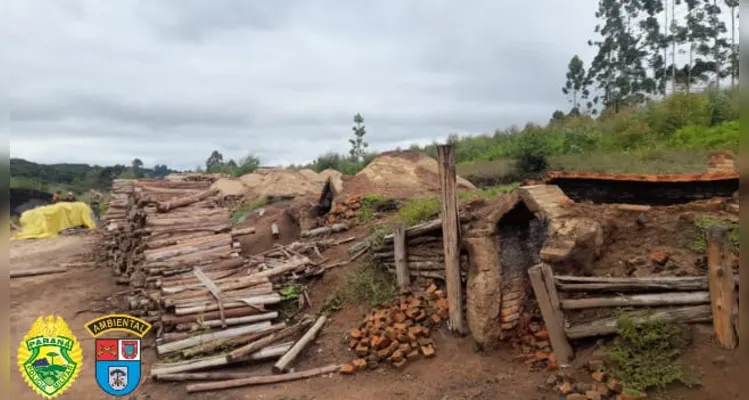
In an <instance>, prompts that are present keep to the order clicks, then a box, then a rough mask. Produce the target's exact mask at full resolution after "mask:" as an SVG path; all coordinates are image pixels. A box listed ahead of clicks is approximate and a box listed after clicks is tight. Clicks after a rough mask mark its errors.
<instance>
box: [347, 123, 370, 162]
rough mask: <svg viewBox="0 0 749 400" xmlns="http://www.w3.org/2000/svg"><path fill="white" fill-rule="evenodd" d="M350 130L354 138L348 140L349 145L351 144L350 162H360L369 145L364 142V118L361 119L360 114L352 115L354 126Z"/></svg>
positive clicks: (365, 132)
mask: <svg viewBox="0 0 749 400" xmlns="http://www.w3.org/2000/svg"><path fill="white" fill-rule="evenodd" d="M351 130H353V131H354V138H353V139H349V143H350V144H351V150H349V154H350V155H351V160H352V161H354V162H361V161H362V160H363V159H364V149H366V148H367V147H368V146H369V143H367V142H365V141H364V135H366V134H367V131H366V129H365V128H364V118H362V116H361V114H359V113H356V115H354V126H353V127H352V128H351Z"/></svg>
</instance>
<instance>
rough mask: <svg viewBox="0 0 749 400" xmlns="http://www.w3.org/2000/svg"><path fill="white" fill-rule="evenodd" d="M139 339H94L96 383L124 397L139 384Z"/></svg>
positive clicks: (105, 389) (109, 392) (103, 388)
mask: <svg viewBox="0 0 749 400" xmlns="http://www.w3.org/2000/svg"><path fill="white" fill-rule="evenodd" d="M140 367H141V365H140V339H96V383H98V384H99V387H100V388H102V390H104V391H105V392H107V394H111V395H112V396H125V395H128V394H130V393H132V392H133V390H135V388H137V387H138V384H139V383H140Z"/></svg>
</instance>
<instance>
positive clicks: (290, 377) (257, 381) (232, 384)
mask: <svg viewBox="0 0 749 400" xmlns="http://www.w3.org/2000/svg"><path fill="white" fill-rule="evenodd" d="M339 368H340V365H337V364H333V365H328V366H326V367H320V368H314V369H309V370H306V371H299V372H292V373H289V374H283V375H266V376H250V377H247V378H244V379H231V380H225V381H221V382H211V383H195V384H192V385H187V393H195V392H206V391H210V390H223V389H231V388H236V387H242V386H253V385H266V384H271V383H278V382H288V381H294V380H298V379H304V378H311V377H313V376H318V375H324V374H329V373H332V372H335V371H338V369H339Z"/></svg>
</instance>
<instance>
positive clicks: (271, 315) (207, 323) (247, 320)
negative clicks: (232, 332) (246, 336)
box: [175, 311, 278, 347]
mask: <svg viewBox="0 0 749 400" xmlns="http://www.w3.org/2000/svg"><path fill="white" fill-rule="evenodd" d="M276 318H278V311H271V312H267V313H263V314H257V315H247V316H245V317H236V318H226V319H225V320H223V321H222V320H221V319H220V318H218V319H211V320H203V321H200V322H198V323H194V324H180V325H176V326H175V329H176V330H178V331H182V330H188V331H195V330H199V329H202V328H205V327H210V328H220V327H222V326H223V325H224V324H226V326H234V325H246V324H251V323H253V322H262V321H269V320H272V319H276ZM262 347H265V346H262Z"/></svg>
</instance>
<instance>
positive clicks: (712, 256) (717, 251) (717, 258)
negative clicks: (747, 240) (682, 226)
mask: <svg viewBox="0 0 749 400" xmlns="http://www.w3.org/2000/svg"><path fill="white" fill-rule="evenodd" d="M705 239H706V240H707V280H708V286H709V287H710V302H711V304H712V311H713V329H714V330H715V338H716V340H717V342H718V343H719V344H720V345H721V346H722V347H724V348H726V349H734V348H736V346H737V344H738V338H737V337H736V331H735V329H734V326H733V324H734V317H733V307H734V304H735V302H736V299H735V296H736V292H735V291H734V290H733V288H734V283H733V282H734V281H733V268H732V267H731V260H730V258H729V256H730V255H731V249H730V243H729V241H728V229H727V228H725V227H713V228H710V229H708V230H707V231H706V232H705Z"/></svg>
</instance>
